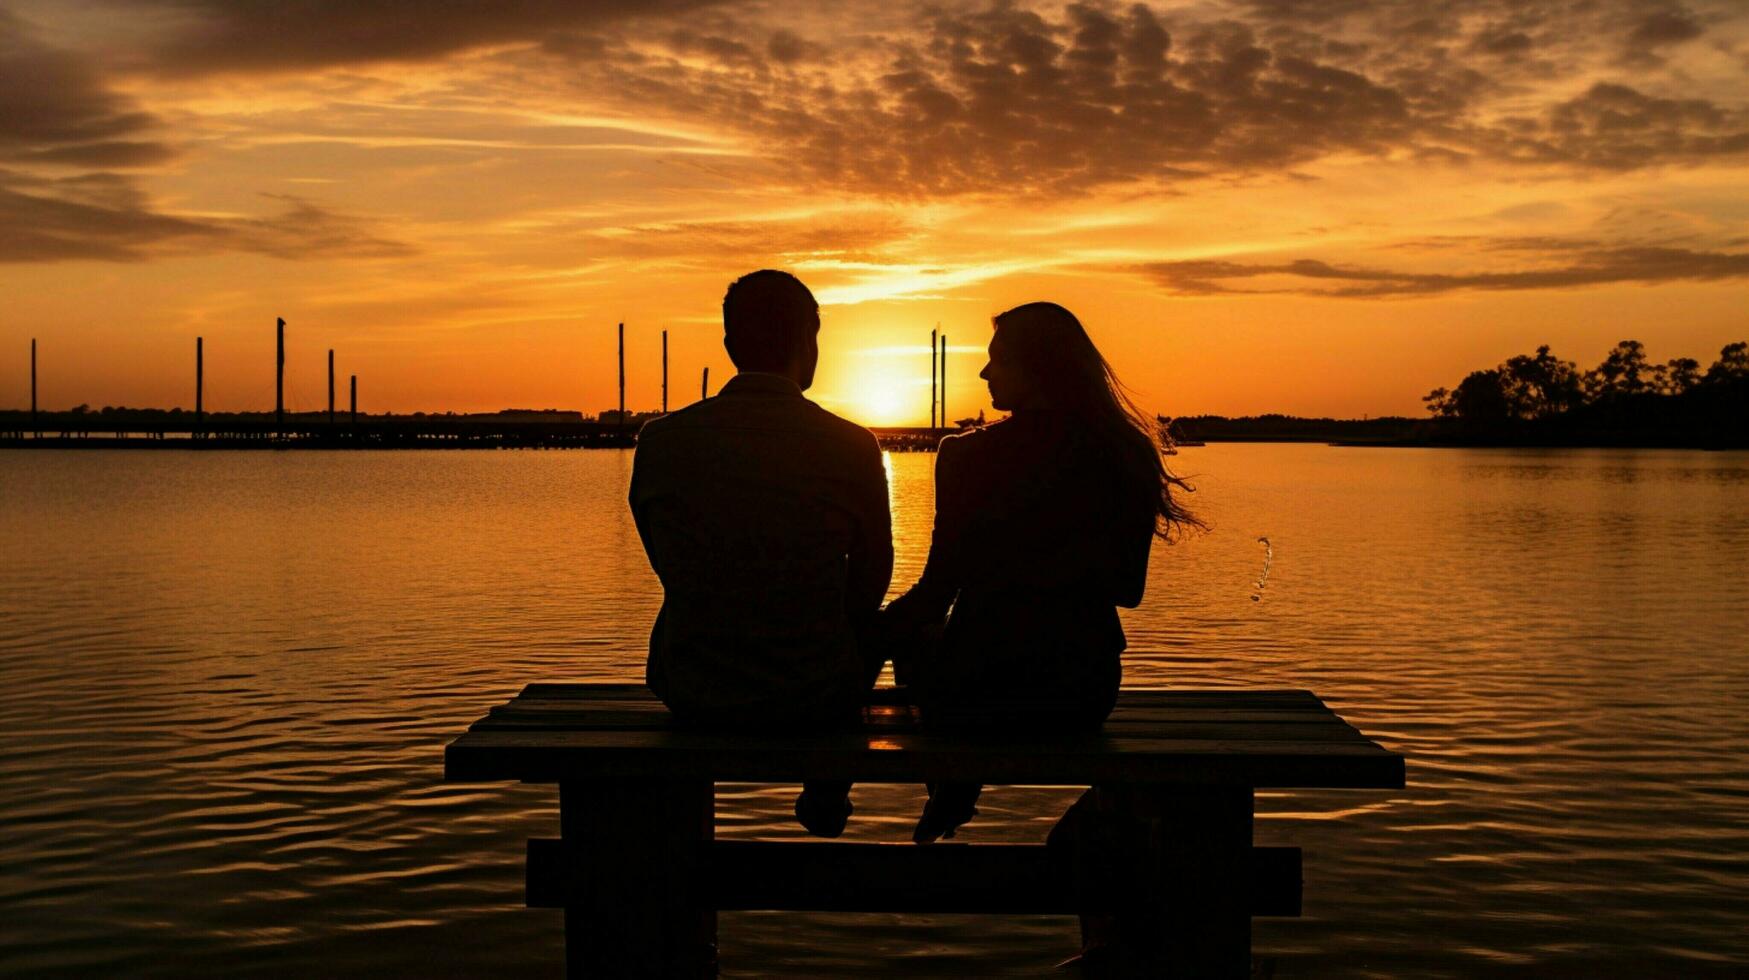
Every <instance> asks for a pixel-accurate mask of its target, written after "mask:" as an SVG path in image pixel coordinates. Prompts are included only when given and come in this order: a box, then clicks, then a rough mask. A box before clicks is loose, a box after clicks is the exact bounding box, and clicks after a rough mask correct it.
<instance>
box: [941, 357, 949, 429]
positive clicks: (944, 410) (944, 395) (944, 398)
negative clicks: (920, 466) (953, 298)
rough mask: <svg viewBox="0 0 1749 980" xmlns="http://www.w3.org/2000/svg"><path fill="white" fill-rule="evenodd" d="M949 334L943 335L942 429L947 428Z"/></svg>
mask: <svg viewBox="0 0 1749 980" xmlns="http://www.w3.org/2000/svg"><path fill="white" fill-rule="evenodd" d="M950 424H951V423H949V422H948V420H947V334H942V335H941V427H942V428H944V429H945V428H947V427H948V425H950Z"/></svg>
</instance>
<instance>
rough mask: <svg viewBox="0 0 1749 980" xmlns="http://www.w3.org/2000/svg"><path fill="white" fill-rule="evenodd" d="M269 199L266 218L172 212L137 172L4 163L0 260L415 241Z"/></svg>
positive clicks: (304, 253) (321, 248) (305, 251)
mask: <svg viewBox="0 0 1749 980" xmlns="http://www.w3.org/2000/svg"><path fill="white" fill-rule="evenodd" d="M273 199H274V200H276V201H277V203H278V205H279V210H278V211H277V212H275V213H274V214H271V215H268V216H265V217H260V218H241V219H239V218H207V217H201V216H189V215H175V214H169V213H165V212H163V211H161V210H158V209H156V208H155V207H154V206H153V205H152V202H151V201H150V200H148V199H147V197H146V196H145V194H143V193H142V192H141V191H140V190H139V188H138V187H137V186H135V184H134V182H133V180H132V179H131V178H128V177H123V176H120V175H117V174H105V173H99V174H85V175H81V176H78V177H63V178H45V177H39V176H33V175H30V174H25V173H20V172H16V171H6V170H0V262H58V261H66V260H72V259H95V260H100V261H110V262H138V261H143V260H146V259H150V258H153V257H156V256H161V255H171V254H190V253H196V252H215V251H242V252H255V253H259V254H264V255H272V256H276V257H279V258H288V259H308V258H328V257H334V256H355V257H367V258H368V257H385V256H395V255H404V254H408V253H410V252H411V251H412V250H411V249H410V248H409V247H408V246H406V245H404V244H402V243H399V242H395V241H392V240H390V239H387V238H384V237H382V236H380V235H377V234H375V233H373V232H372V231H371V230H370V228H369V226H368V224H367V223H366V222H364V221H362V220H361V219H358V218H356V217H352V216H348V215H343V214H339V213H336V212H334V211H330V210H328V209H326V208H322V207H320V206H318V205H315V204H312V203H310V202H308V201H305V200H302V199H299V198H293V197H280V196H273Z"/></svg>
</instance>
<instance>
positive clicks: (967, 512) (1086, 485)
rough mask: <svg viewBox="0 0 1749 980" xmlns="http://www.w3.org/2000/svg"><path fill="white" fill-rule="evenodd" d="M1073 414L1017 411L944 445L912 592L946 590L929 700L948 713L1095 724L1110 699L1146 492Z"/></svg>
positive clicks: (1136, 575)
mask: <svg viewBox="0 0 1749 980" xmlns="http://www.w3.org/2000/svg"><path fill="white" fill-rule="evenodd" d="M1121 452H1122V447H1112V446H1109V445H1107V444H1103V443H1101V442H1100V441H1099V440H1098V438H1097V437H1096V436H1095V434H1094V433H1091V432H1088V431H1086V430H1085V429H1083V428H1081V427H1079V426H1077V425H1076V424H1075V422H1074V421H1073V420H1072V419H1071V418H1070V417H1068V416H1066V415H1062V414H1058V413H1051V412H1032V413H1026V412H1023V413H1017V414H1016V415H1015V416H1014V417H1012V418H1010V419H1007V420H1005V421H1002V422H998V423H996V424H994V425H991V426H988V427H986V428H985V429H983V430H981V431H976V432H972V433H967V434H965V435H961V436H957V437H953V438H950V439H947V440H944V441H943V443H942V446H941V452H940V455H939V457H938V459H937V463H936V495H937V498H936V529H935V537H934V540H933V542H932V547H931V551H930V560H929V568H928V569H927V570H926V571H925V574H924V581H923V582H920V583H919V588H922V589H927V590H936V591H940V592H947V591H950V590H951V592H952V597H951V599H950V601H952V602H953V612H952V615H951V616H950V617H949V619H948V623H947V628H946V632H945V635H944V637H943V649H942V650H941V651H940V652H939V654H938V655H937V656H936V657H935V658H933V659H934V664H933V667H932V669H931V671H930V685H929V686H930V688H931V694H932V695H933V697H932V698H931V699H932V700H936V701H939V702H944V703H952V704H958V705H964V706H968V707H972V706H976V707H981V708H994V707H997V706H1009V707H1012V708H1015V709H1021V710H1027V711H1048V712H1051V713H1053V714H1059V715H1061V714H1067V715H1069V716H1072V717H1074V718H1078V719H1085V720H1089V721H1097V720H1099V719H1102V718H1104V716H1105V715H1106V714H1107V713H1108V712H1109V711H1110V708H1111V703H1112V701H1113V700H1114V699H1115V697H1116V693H1117V688H1118V684H1119V680H1120V677H1121V669H1120V666H1119V654H1120V653H1121V652H1122V651H1123V648H1124V636H1123V630H1122V627H1121V626H1120V625H1119V623H1118V617H1117V610H1116V608H1115V607H1116V606H1119V605H1125V606H1133V605H1135V604H1136V603H1137V602H1138V601H1140V599H1141V595H1142V590H1143V586H1144V584H1145V582H1146V576H1147V562H1148V550H1149V546H1150V544H1151V542H1152V540H1153V532H1154V510H1153V497H1151V496H1150V492H1149V491H1150V487H1148V486H1146V485H1142V484H1140V482H1139V481H1138V480H1137V478H1136V469H1135V467H1133V466H1131V467H1126V466H1124V465H1123V460H1122V458H1121V456H1120V455H1119V454H1120V453H1121Z"/></svg>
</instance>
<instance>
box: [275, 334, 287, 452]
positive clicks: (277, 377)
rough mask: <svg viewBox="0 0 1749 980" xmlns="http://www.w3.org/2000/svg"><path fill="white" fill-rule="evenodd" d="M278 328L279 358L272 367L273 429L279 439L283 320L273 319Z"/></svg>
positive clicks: (282, 435) (282, 401)
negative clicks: (277, 431)
mask: <svg viewBox="0 0 1749 980" xmlns="http://www.w3.org/2000/svg"><path fill="white" fill-rule="evenodd" d="M274 319H275V320H276V321H277V322H278V324H279V326H278V327H277V334H276V335H277V336H278V338H279V356H278V357H277V358H276V359H275V361H274V365H273V427H274V428H275V429H277V430H279V437H280V438H281V439H284V438H285V318H284V317H275V318H274Z"/></svg>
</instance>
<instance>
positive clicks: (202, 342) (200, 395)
mask: <svg viewBox="0 0 1749 980" xmlns="http://www.w3.org/2000/svg"><path fill="white" fill-rule="evenodd" d="M205 397H206V338H204V337H196V338H194V429H195V431H196V432H203V431H205V429H206V403H205Z"/></svg>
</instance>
